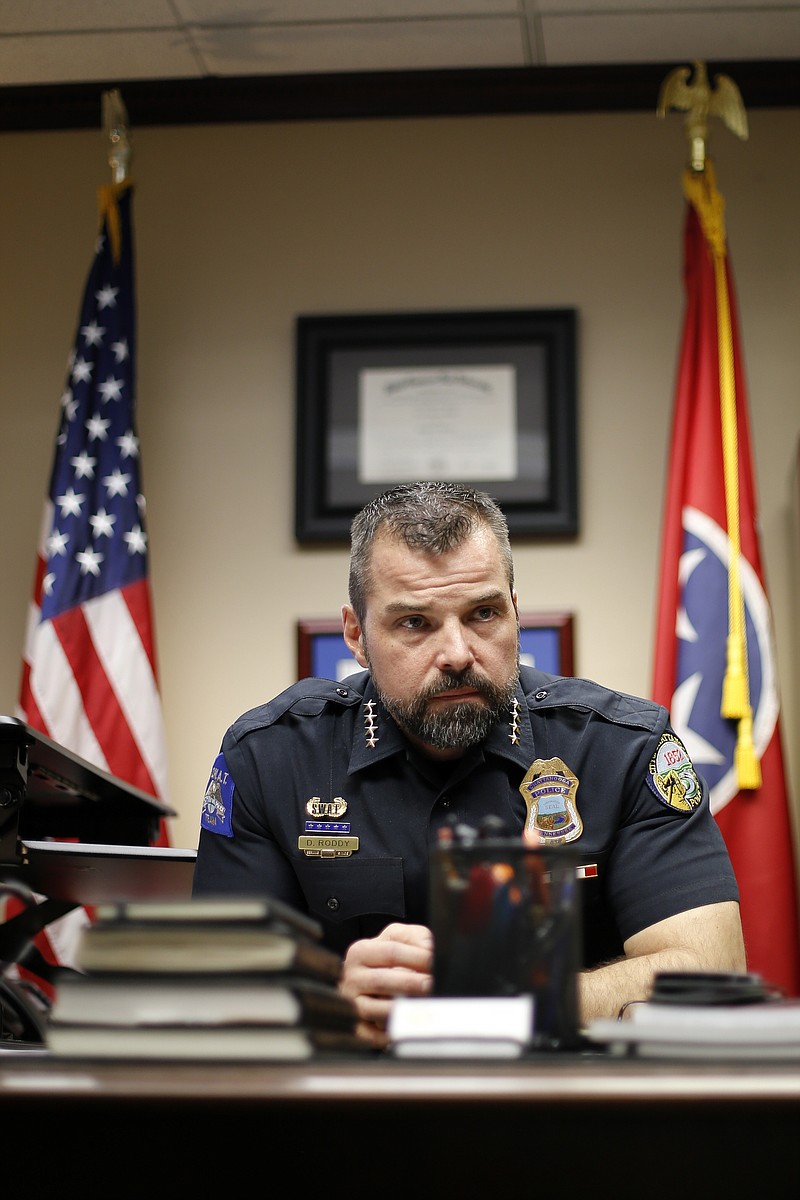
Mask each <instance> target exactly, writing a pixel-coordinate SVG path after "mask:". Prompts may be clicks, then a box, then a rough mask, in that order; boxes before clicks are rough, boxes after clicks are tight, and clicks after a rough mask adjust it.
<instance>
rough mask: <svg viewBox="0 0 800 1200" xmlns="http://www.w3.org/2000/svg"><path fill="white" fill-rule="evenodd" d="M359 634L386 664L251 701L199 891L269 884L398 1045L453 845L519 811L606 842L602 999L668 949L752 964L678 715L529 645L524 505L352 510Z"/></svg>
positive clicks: (388, 502)
mask: <svg viewBox="0 0 800 1200" xmlns="http://www.w3.org/2000/svg"><path fill="white" fill-rule="evenodd" d="M349 595H350V603H349V604H345V605H344V606H343V609H342V620H343V631H344V638H345V641H346V643H347V645H348V647H349V648H350V650H351V651H352V653H353V655H354V657H355V658H356V659H357V661H358V662H359V664H360V665H361V666H362V667H364V668H365V670H364V671H363V672H360V673H358V674H355V675H352V676H350V677H348V678H347V679H345V680H344V681H342V682H341V683H336V682H333V681H330V680H325V679H304V680H301V681H300V682H299V683H296V684H294V685H293V686H292V687H290V688H288V689H287V690H286V691H285V692H283V693H281V695H279V696H278V697H276V698H275V699H273V700H271V701H270V702H268V703H267V704H264V705H262V706H261V707H259V708H256V709H254V710H252V711H250V712H248V713H245V714H244V716H242V717H240V718H239V720H237V721H236V722H235V723H234V724H233V725H232V726H231V728H230V729H229V730H228V732H227V733H226V734H225V737H224V739H223V742H222V748H221V752H220V754H219V756H218V757H217V760H216V762H215V763H214V766H213V768H212V771H211V777H210V779H209V784H208V788H207V791H206V796H205V799H204V804H203V813H202V818H201V833H200V840H199V846H198V854H197V865H196V869H195V877H194V894H195V895H211V894H216V895H221V894H225V893H229V894H237V895H241V894H244V893H267V894H270V895H272V896H276V897H278V898H280V899H282V900H284V901H286V902H288V903H289V904H292V905H294V906H295V907H297V908H299V909H302V910H304V911H308V912H309V913H311V914H312V916H314V917H315V918H316V919H317V920H318V921H320V922H321V924H322V925H323V927H324V930H325V937H326V940H327V942H328V943H329V944H330V945H331V946H333V947H334V948H335V949H337V950H339V951H340V952H341V953H342V954H343V956H344V963H343V973H342V982H341V988H342V990H343V991H344V992H345V994H346V995H349V996H350V997H352V998H353V999H354V1001H355V1003H356V1005H357V1008H358V1011H359V1015H360V1018H361V1023H362V1031H363V1032H364V1033H365V1035H366V1036H368V1037H369V1038H370V1040H372V1041H373V1042H374V1043H375V1044H376V1045H382V1044H385V1025H386V1020H387V1016H388V1012H389V1008H390V1004H391V1000H392V998H393V997H394V996H398V995H412V996H415V995H423V994H425V993H427V992H429V991H430V989H431V986H432V977H431V972H432V961H433V959H432V951H433V946H432V935H431V932H430V929H429V924H430V914H429V910H428V870H429V850H430V848H431V846H433V845H434V844H435V843H436V840H437V836H438V831H439V830H440V829H441V828H442V826H443V825H445V824H449V823H452V821H453V820H454V819H458V820H459V821H460V822H463V823H465V824H467V825H469V826H473V827H477V826H479V825H480V823H481V822H482V821H483V820H484V819H485V818H487V817H490V816H491V817H493V818H500V819H501V820H502V821H503V823H504V827H505V828H506V829H507V830H508V831H509V833H511V834H513V835H516V834H517V833H518V834H519V836H520V837H521V838H522V837H525V838H527V839H529V840H532V841H542V842H544V843H545V844H550V845H559V844H561V845H570V846H571V847H572V848H573V850H575V851H578V852H579V855H580V860H581V863H582V867H583V869H582V870H579V874H581V875H582V879H581V885H580V886H581V888H582V889H585V891H584V892H583V896H582V899H583V901H584V903H583V906H582V907H583V925H584V963H583V966H584V968H585V969H584V970H582V971H581V974H580V976H579V981H578V1001H579V1007H580V1016H581V1019H582V1020H583V1021H584V1022H585V1021H588V1020H591V1019H592V1018H594V1017H598V1016H615V1015H616V1014H617V1012H618V1011H619V1009H620V1008H621V1006H622V1005H623V1004H624V1003H626V1002H627V1001H629V1000H634V999H642V998H643V997H645V996H646V994H647V993H648V990H649V987H650V983H651V981H652V978H653V975H654V973H655V972H656V971H744V970H746V963H745V954H744V946H743V940H742V931H741V924H740V919H739V905H738V891H737V886H736V881H735V878H734V875H733V871H732V868H731V864H730V860H729V858H728V855H727V852H726V849H725V845H724V842H723V840H722V837H721V834H720V832H719V830H718V828H717V825H716V823H715V821H714V819H713V817H712V815H711V812H710V810H709V806H708V796H707V791H706V787H705V784H704V782H703V781H702V780H701V779H700V778H699V777H698V776H697V775H696V774H695V771H694V768H693V766H692V763H691V761H690V759H689V756H688V754H687V752H686V749H685V747H684V746H683V745H682V743H681V742H680V740H679V739H678V737H677V736H676V735H675V733H674V731H673V730H672V729H671V728H670V725H669V717H668V713H667V711H666V710H665V709H664V708H661V707H659V706H658V705H655V704H653V703H652V702H650V701H648V700H643V699H639V698H637V697H634V696H627V695H624V694H620V693H618V692H613V691H610V690H608V689H606V688H603V687H601V686H599V685H598V684H596V683H592V682H590V681H588V680H583V679H573V678H560V677H554V676H551V675H546V674H544V673H543V672H541V671H538V670H536V669H534V668H531V667H520V665H519V628H518V612H517V596H516V591H515V589H514V570H513V561H512V556H511V548H510V544H509V537H508V528H507V524H506V521H505V518H504V516H503V514H502V512H501V511H500V509H499V508H498V507H497V505H496V504H495V502H494V501H493V500H492V499H491V498H490V497H489V496H487V495H486V494H484V493H482V492H477V491H475V490H473V489H471V488H467V487H461V486H459V485H455V484H449V483H418V484H408V485H402V486H400V487H396V488H393V489H392V490H391V491H389V492H387V493H385V494H384V495H383V496H380V497H378V498H377V499H375V500H373V501H371V502H370V503H369V504H367V505H366V507H365V508H364V509H363V510H362V511H361V512H360V513H359V514H358V515H357V516H356V518H355V519H354V521H353V525H352V539H351V558H350V580H349Z"/></svg>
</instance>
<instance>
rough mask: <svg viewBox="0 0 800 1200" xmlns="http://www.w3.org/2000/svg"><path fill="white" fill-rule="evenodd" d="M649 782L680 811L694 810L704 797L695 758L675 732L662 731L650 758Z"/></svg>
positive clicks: (656, 792)
mask: <svg viewBox="0 0 800 1200" xmlns="http://www.w3.org/2000/svg"><path fill="white" fill-rule="evenodd" d="M647 782H648V783H649V785H650V788H651V790H652V791H653V792H655V794H656V796H658V798H659V800H662V801H663V802H664V804H667V805H669V807H670V808H674V809H675V810H676V811H677V812H682V813H688V812H691V811H692V809H693V808H697V806H698V804H699V803H700V800H701V799H702V794H703V793H702V790H701V787H700V780H699V779H698V778H697V773H696V771H695V769H694V767H693V766H692V760H691V759H690V758H689V755H688V754H687V753H686V747H685V746H684V744H683V742H682V741H681V740H680V738H679V737H676V736H675V734H674V733H662V735H661V739H660V741H659V743H658V746H657V747H656V752H655V754H654V755H653V757H652V758H651V759H650V763H649V766H648V774H647Z"/></svg>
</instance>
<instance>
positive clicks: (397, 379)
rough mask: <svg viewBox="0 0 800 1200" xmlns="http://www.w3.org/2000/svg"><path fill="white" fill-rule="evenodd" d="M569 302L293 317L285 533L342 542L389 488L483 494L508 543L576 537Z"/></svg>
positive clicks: (572, 333) (573, 336)
mask: <svg viewBox="0 0 800 1200" xmlns="http://www.w3.org/2000/svg"><path fill="white" fill-rule="evenodd" d="M575 358H576V313H575V310H574V309H521V310H516V309H515V310H505V311H494V312H432V313H405V314H403V313H400V314H381V313H370V314H364V315H361V316H353V315H338V316H300V317H298V318H297V323H296V464H295V536H296V538H297V540H298V541H299V542H333V541H341V542H346V541H348V539H349V532H350V522H351V521H352V519H353V517H354V515H355V513H356V512H357V511H358V509H360V508H361V507H362V506H363V505H364V504H366V502H367V501H368V500H370V499H371V498H372V497H373V496H375V495H377V494H378V493H379V492H383V491H385V490H386V489H387V488H390V487H392V486H394V485H395V484H398V483H404V482H413V481H415V480H422V479H441V480H445V481H448V482H456V483H464V484H469V485H471V486H473V487H477V488H480V489H482V490H483V491H487V492H489V494H490V495H492V496H493V497H494V498H495V500H497V501H498V503H499V504H500V506H501V507H502V509H503V511H504V513H505V515H506V518H507V520H508V525H509V530H510V532H511V534H512V536H516V537H547V536H550V537H553V536H558V537H570V536H574V535H575V534H576V533H577V532H578V482H577V448H576V442H577V418H576V407H577V403H576V386H577V385H576V361H575Z"/></svg>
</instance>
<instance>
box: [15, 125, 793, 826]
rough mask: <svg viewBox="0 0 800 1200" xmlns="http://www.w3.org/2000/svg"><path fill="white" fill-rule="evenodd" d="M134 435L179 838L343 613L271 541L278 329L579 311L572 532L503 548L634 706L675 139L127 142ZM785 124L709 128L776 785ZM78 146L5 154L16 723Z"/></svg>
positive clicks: (659, 401)
mask: <svg viewBox="0 0 800 1200" xmlns="http://www.w3.org/2000/svg"><path fill="white" fill-rule="evenodd" d="M133 142H134V152H135V157H134V162H133V175H134V178H135V180H136V182H137V191H136V197H135V202H134V221H135V228H136V238H137V264H138V287H137V292H138V304H139V401H138V403H139V410H138V420H139V432H140V436H141V443H142V463H143V480H144V490H145V494H146V496H147V500H148V521H149V532H150V545H151V576H152V584H153V593H154V601H155V610H156V614H155V615H156V627H157V635H158V653H159V660H160V668H161V676H162V691H163V699H164V709H165V718H166V725H167V737H168V751H169V762H170V777H171V800H172V803H173V805H174V807H175V808H176V809H177V810H178V813H179V816H178V818H177V819H176V820H175V821H174V822H173V842H174V843H175V844H176V845H182V846H194V845H195V844H196V837H197V824H198V817H199V810H200V802H201V798H202V795H203V790H204V786H205V782H206V779H207V775H208V770H209V767H210V764H211V762H212V760H213V758H214V757H215V755H216V752H217V749H218V745H219V741H220V739H221V737H222V734H223V732H224V730H225V728H226V726H227V725H228V724H229V722H230V721H231V720H232V719H233V718H234V717H235V716H237V715H238V714H239V713H240V712H242V711H243V710H245V709H247V708H249V707H251V706H252V705H254V704H257V703H259V702H261V701H262V700H264V699H267V698H268V697H269V696H270V695H271V694H273V693H275V692H276V691H278V690H280V689H281V688H283V687H284V686H285V685H286V684H288V683H289V682H291V680H292V679H293V678H294V673H295V621H296V619H297V618H298V617H322V616H337V615H338V613H339V609H340V605H341V602H342V600H343V598H344V595H345V587H346V570H347V552H346V548H343V547H335V548H327V549H321V550H316V549H315V550H308V549H302V550H301V549H299V548H298V546H297V545H296V544H295V542H294V538H293V512H292V509H293V489H294V473H293V453H294V428H293V421H294V416H293V406H294V395H293V385H294V361H293V321H294V317H295V316H296V315H297V314H299V313H312V312H317V313H334V312H340V311H341V312H347V311H351V312H358V311H363V312H369V311H373V310H382V311H392V310H402V309H405V310H417V309H426V308H427V309H449V308H500V307H506V306H508V307H537V306H541V307H549V306H562V305H567V306H574V307H575V308H576V309H577V310H578V317H579V424H580V434H579V454H580V489H581V532H580V536H579V537H578V538H577V539H576V540H575V541H570V542H566V543H554V544H546V543H545V544H536V543H530V542H528V543H525V542H519V543H518V544H517V545H516V547H515V549H516V561H517V574H518V586H519V592H520V599H521V606H522V608H523V609H537V608H543V609H564V610H568V611H571V612H573V613H574V614H575V620H576V646H575V650H576V666H577V670H578V672H579V673H581V674H584V675H589V676H592V677H594V678H597V679H600V680H602V681H603V682H606V683H609V684H611V685H613V686H615V687H619V688H622V689H625V690H627V691H632V692H637V693H641V694H647V693H648V691H649V686H650V675H651V668H652V654H653V637H654V619H655V603H656V586H657V576H658V561H659V540H660V525H661V514H662V508H663V495H664V481H665V470H666V460H667V450H668V434H669V427H670V417H671V409H672V397H673V383H674V374H675V365H676V359H677V349H678V342H679V335H680V321H681V315H682V291H681V286H682V285H681V254H682V248H681V233H682V221H683V199H682V195H681V187H680V175H681V171H682V168H683V165H684V160H685V142H684V138H683V128H682V122H681V119H680V117H679V116H677V115H673V116H672V117H671V118H670V119H669V120H668V121H666V122H660V121H658V120H657V119H656V117H655V115H654V113H653V114H647V113H642V114H625V115H593V116H582V115H569V116H552V117H550V116H541V115H537V116H514V117H486V118H459V119H452V120H451V119H432V120H427V121H426V120H396V121H375V122H370V121H353V122H339V123H325V122H314V123H287V124H263V125H259V124H255V125H240V126H236V125H220V126H212V127H204V128H200V127H197V128H153V129H146V128H143V129H140V130H137V129H135V128H134V130H133ZM799 144H800V112H798V111H797V110H791V111H780V110H777V111H769V110H758V111H754V112H752V113H751V114H750V140H749V141H748V142H747V143H743V142H740V141H738V140H737V139H735V138H734V137H733V135H731V134H730V133H729V132H728V131H727V130H726V129H725V128H724V127H722V126H718V127H717V128H715V130H714V134H713V139H712V144H711V146H712V152H713V155H714V158H715V161H716V166H717V174H718V182H719V185H720V188H721V190H722V192H723V194H724V195H725V197H726V200H727V207H728V233H729V239H730V247H731V253H732V259H733V264H734V271H735V276H736V283H737V289H738V296H739V307H740V316H741V324H742V336H743V342H744V348H745V360H746V367H747V375H748V380H749V385H750V403H751V416H752V425H753V440H754V452H755V459H756V472H757V481H758V491H759V497H760V515H761V522H762V526H763V549H764V553H765V561H766V572H767V583H768V591H769V594H770V598H771V601H772V606H773V612H774V618H775V629H776V638H777V647H778V660H779V672H780V678H781V686H782V693H783V731H784V741H785V746H786V750H787V758H788V767H789V771H790V781H791V783H792V785H793V792H794V794H795V795H796V794H797V793H798V791H799V790H800V745H799V744H798V741H799V740H798V737H797V730H798V722H799V721H800V685H799V683H798V677H799V674H800V672H799V670H798V668H799V667H800V662H799V659H800V655H798V642H799V640H800V634H799V633H798V592H799V591H800V582H799V574H800V571H799V569H798V547H799V546H800V539H799V538H798V526H797V508H796V489H797V483H798V481H797V472H796V462H797V450H798V431H799V430H800V327H799V326H798V316H799V315H800V238H798V236H797V214H798V212H800V165H798V157H797V146H798V145H799ZM105 154H106V148H105V144H104V140H103V136H102V133H101V131H100V125H99V114H98V130H97V131H96V132H95V131H69V132H60V133H40V132H38V133H30V134H26V133H12V134H5V135H2V136H0V174H1V177H2V178H1V182H2V187H1V189H0V211H1V212H2V220H1V221H0V263H1V264H2V269H1V270H0V406H1V411H2V431H3V456H2V464H3V465H2V472H1V473H0V538H1V539H2V540H1V544H2V567H3V574H4V581H3V587H2V590H1V591H0V628H2V631H3V635H2V638H0V712H8V713H12V712H13V711H14V705H15V702H16V696H17V687H18V678H19V666H20V652H21V646H22V640H23V630H24V623H25V617H26V606H27V602H28V594H29V591H30V586H31V576H32V570H33V557H34V549H35V545H36V540H37V535H38V527H39V520H40V514H41V505H42V499H43V495H44V491H45V488H46V484H47V478H48V474H49V469H50V463H51V456H52V445H53V438H54V435H55V431H56V421H57V416H58V399H59V396H60V394H61V388H62V383H63V378H64V370H65V363H66V356H67V352H68V350H69V347H70V342H71V339H72V336H73V332H74V323H75V320H76V317H77V309H78V302H79V299H80V294H81V292H82V289H83V285H84V282H85V278H86V273H87V271H88V268H89V261H90V257H91V252H92V246H93V240H94V233H95V213H96V210H95V187H96V185H97V184H99V183H105V182H107V181H108V168H107V165H106V157H105Z"/></svg>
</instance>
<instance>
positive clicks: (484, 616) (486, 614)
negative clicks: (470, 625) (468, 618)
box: [475, 608, 495, 621]
mask: <svg viewBox="0 0 800 1200" xmlns="http://www.w3.org/2000/svg"><path fill="white" fill-rule="evenodd" d="M493 616H495V610H494V609H493V608H478V609H476V611H475V619H476V620H478V621H491V619H492V617H493Z"/></svg>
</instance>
